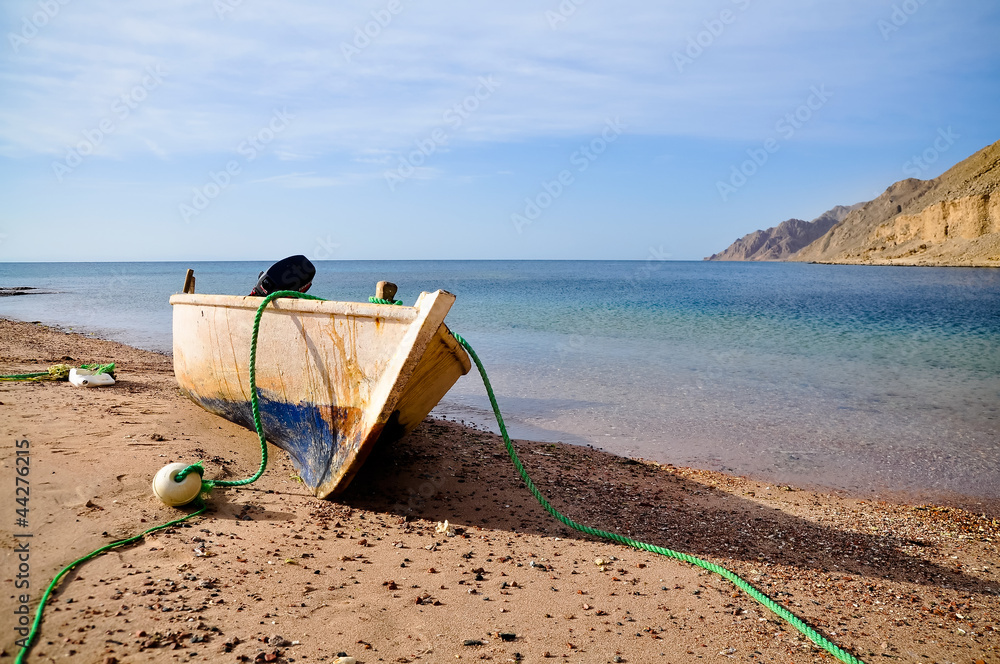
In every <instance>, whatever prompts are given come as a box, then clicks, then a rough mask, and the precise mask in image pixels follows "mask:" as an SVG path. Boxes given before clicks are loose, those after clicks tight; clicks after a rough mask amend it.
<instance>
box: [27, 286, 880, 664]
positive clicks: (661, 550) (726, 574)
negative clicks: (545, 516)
mask: <svg viewBox="0 0 1000 664" xmlns="http://www.w3.org/2000/svg"><path fill="white" fill-rule="evenodd" d="M279 297H295V298H299V299H306V300H323V298H320V297H316V296H315V295H307V294H305V293H300V292H298V291H277V292H274V293H271V294H270V295H268V296H267V297H265V298H264V300H263V301H262V302H261V303H260V306H259V307H258V308H257V314H256V316H255V317H254V322H253V332H252V335H251V341H250V371H249V381H250V403H251V409H252V411H253V422H254V428H255V430H256V432H257V438H258V440H259V441H260V450H261V460H260V466H259V467H258V469H257V472H256V473H254V474H253V475H252V476H251V477H248V478H246V479H243V480H235V481H223V480H206V479H204V470H205V469H204V467H203V466H202V462H201V461H198V462H197V463H193V464H191V465H189V466H187V467H186V468H184V469H183V470H181V471H180V472H178V473H177V475H176V476H175V478H174V479H175V481H177V482H180V481H182V480H183V479H184V478H185V477H187V476H188V475H190V474H191V473H193V472H194V473H198V474H199V475H201V476H202V492H203V494H204V493H208V492H209V491H211V490H212V489H213V488H214V487H217V486H245V485H247V484H251V483H253V482H256V481H257V480H258V479H260V477H261V475H263V474H264V470H265V469H266V467H267V441H266V440H265V438H264V427H263V424H262V423H261V418H260V404H259V402H258V397H257V377H256V361H257V336H258V332H259V328H260V320H261V316H262V315H263V313H264V309H265V308H266V307H267V305H268V304H270V302H271V301H272V300H274V299H275V298H279ZM376 300H377V298H370V299H369V301H371V302H373V303H374V304H397V305H398V304H402V303H401V302H399V301H391V302H390V301H388V300H380V301H376ZM451 334H452V336H453V337H454V338H455V340H456V341H457V342H458V343H459V344H460V345H461V346H462V348H464V349H465V350H466V351H467V352H468V353H469V356H470V357H472V360H473V361H474V362H475V364H476V368H477V369H478V370H479V375H480V376H481V377H482V379H483V385H484V386H485V388H486V394H487V395H488V396H489V399H490V405H492V407H493V414H494V415H495V416H496V420H497V425H498V426H499V427H500V434H501V436H502V438H503V442H504V446H505V447H506V449H507V455H508V456H509V457H510V460H511V462H512V463H513V464H514V468H515V469H516V470H517V472H518V475H520V477H521V480H522V481H523V482H524V484H525V486H526V487H527V489H528V491H530V492H531V495H533V496H534V497H535V499H536V500H537V501H538V503H539V504H540V505H541V506H542V507H543V508H544V509H545V511H546V512H548V513H549V514H550V515H552V516H553V517H554V518H555V519H556V520H558V521H559V522H561V523H563V524H564V525H566V526H569V527H570V528H572V529H574V530H577V531H579V532H582V533H585V534H587V535H591V536H593V537H599V538H602V539H606V540H609V541H612V542H615V543H618V544H621V545H623V546H629V547H632V548H636V549H641V550H643V551H649V552H650V553H656V554H659V555H661V556H665V557H667V558H674V559H676V560H680V561H683V562H686V563H689V564H692V565H695V566H697V567H701V568H702V569H704V570H707V571H709V572H713V573H715V574H718V575H719V576H721V577H723V578H725V579H727V580H729V581H730V582H732V583H733V584H734V585H735V586H736V587H737V588H739V589H740V590H742V591H743V592H745V593H747V594H748V595H749V596H750V597H752V598H753V599H755V600H756V601H757V602H759V603H760V604H761V605H762V606H764V607H766V608H767V609H769V610H770V611H771V612H772V613H774V614H775V615H777V616H778V617H779V618H781V619H783V620H784V621H785V622H787V623H788V624H789V625H791V626H792V627H794V628H795V629H797V630H798V631H799V632H800V633H802V634H803V635H804V636H806V637H807V638H808V639H810V640H811V641H812V642H813V643H815V644H816V645H817V646H819V647H821V648H823V649H824V650H826V651H827V652H828V653H830V654H831V655H833V656H834V657H836V658H837V659H839V660H840V661H841V662H844V663H845V664H864V662H863V661H862V660H861V659H859V658H857V657H855V656H854V655H852V654H851V653H849V652H847V651H846V650H844V649H843V648H841V647H840V646H838V645H836V644H834V643H833V642H831V641H830V640H829V639H827V638H826V637H825V636H823V635H822V634H820V633H819V632H817V631H816V630H815V629H813V628H812V627H811V626H810V625H808V624H807V623H806V622H805V621H804V620H802V619H801V618H799V617H798V616H796V615H795V614H794V613H792V612H791V611H789V610H788V609H786V608H785V607H783V606H781V605H780V604H778V603H777V602H775V601H774V600H773V599H771V598H770V597H768V596H767V595H766V594H765V593H763V592H761V591H760V590H758V589H757V588H755V587H754V586H753V585H752V584H751V583H750V582H749V581H746V580H745V579H743V578H742V577H740V576H739V575H738V574H736V573H735V572H732V571H730V570H728V569H726V568H725V567H722V566H721V565H717V564H715V563H712V562H709V561H707V560H703V559H701V558H698V557H697V556H692V555H690V554H687V553H683V552H680V551H674V550H673V549H668V548H666V547H661V546H657V545H655V544H648V543H646V542H640V541H638V540H634V539H632V538H630V537H625V536H624V535H619V534H618V533H612V532H608V531H605V530H600V529H598V528H592V527H591V526H587V525H584V524H581V523H577V522H576V521H574V520H572V519H570V518H569V517H567V516H565V515H563V514H562V513H561V512H559V510H557V509H556V508H555V507H553V506H552V504H551V503H550V502H549V501H548V500H547V499H546V498H545V496H543V495H542V493H541V491H539V490H538V487H536V486H535V483H534V482H533V481H532V480H531V477H530V476H529V475H528V472H527V470H525V468H524V464H523V463H521V459H520V457H518V455H517V451H516V450H515V449H514V444H513V443H512V442H511V439H510V436H509V435H508V433H507V427H506V425H505V424H504V421H503V415H502V414H501V413H500V406H499V405H498V404H497V399H496V395H495V394H494V392H493V386H492V385H491V384H490V379H489V376H488V375H487V374H486V368H485V367H484V366H483V363H482V361H481V360H480V359H479V356H478V355H477V354H476V351H475V350H473V348H472V346H471V344H469V342H468V341H466V340H465V338H463V337H462V336H461V335H459V334H458V333H457V332H452V333H451ZM195 505H196V506H197V507H198V509H197V510H196V511H195V512H192V513H191V514H187V515H185V516H184V517H182V518H180V519H175V520H173V521H170V522H169V523H165V524H163V525H161V526H155V527H153V528H150V529H149V530H146V531H143V532H142V533H140V534H139V535H136V536H135V537H130V538H128V539H125V540H120V541H118V542H112V543H111V544H108V545H106V546H104V547H101V548H99V549H97V550H95V551H93V552H91V553H89V554H87V555H86V556H83V557H82V558H79V559H77V560H75V561H73V562H72V563H70V564H69V565H67V566H66V567H64V568H63V569H62V571H60V572H59V573H58V574H57V575H56V576H55V578H53V579H52V582H51V583H50V584H49V586H48V588H46V590H45V593H44V595H42V599H41V601H40V602H39V605H38V609H37V611H36V614H35V620H34V623H33V624H32V627H31V632H30V633H29V634H28V636H27V637H26V639H25V643H26V645H25V646H23V647H22V649H21V651H20V653H18V656H17V659H16V661H15V664H21V663H22V662H23V660H24V657H25V656H26V655H27V653H28V650H29V649H30V648H31V645H32V643H33V641H34V639H35V636H36V634H37V631H38V628H39V626H40V625H41V620H42V612H43V609H44V607H45V603H46V601H47V600H48V598H49V595H50V594H51V592H52V590H53V589H54V588H55V586H56V585H57V584H58V582H59V581H60V580H61V579H62V578H63V576H65V575H66V573H67V572H69V571H70V570H71V569H72V568H73V567H75V566H76V565H79V564H81V563H83V562H85V561H87V560H90V559H91V558H95V557H97V556H98V555H100V554H102V553H104V552H106V551H109V550H111V549H113V548H117V547H119V546H125V545H127V544H131V543H133V542H137V541H139V540H140V539H142V538H143V537H144V536H145V535H146V534H148V533H152V532H155V531H157V530H162V529H164V528H168V527H170V526H172V525H176V524H178V523H181V522H182V521H185V520H187V519H190V518H193V517H195V516H198V515H200V514H203V513H204V512H205V510H206V509H207V506H206V505H205V504H204V503H203V502H202V501H201V497H200V496H199V497H198V498H197V499H196V503H195Z"/></svg>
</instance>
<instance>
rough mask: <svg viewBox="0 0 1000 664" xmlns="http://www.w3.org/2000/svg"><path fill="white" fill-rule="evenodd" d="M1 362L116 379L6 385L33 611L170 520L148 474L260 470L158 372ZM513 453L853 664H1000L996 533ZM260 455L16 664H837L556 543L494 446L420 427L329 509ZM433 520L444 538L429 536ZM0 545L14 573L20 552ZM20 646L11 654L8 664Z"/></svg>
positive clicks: (575, 502)
mask: <svg viewBox="0 0 1000 664" xmlns="http://www.w3.org/2000/svg"><path fill="white" fill-rule="evenodd" d="M0 339H2V341H0V366H2V367H3V373H12V372H13V371H27V370H31V369H35V370H38V369H44V368H46V367H47V366H48V365H49V364H52V363H55V362H58V361H66V362H70V363H76V364H79V363H82V362H89V361H98V360H100V361H115V362H117V363H118V372H119V382H118V383H117V384H116V385H115V386H113V387H110V388H98V389H92V390H86V389H77V388H73V387H72V386H70V385H68V384H66V383H30V384H29V383H0V429H2V432H0V433H2V434H3V443H2V445H0V449H2V451H3V456H4V464H5V465H6V466H7V467H13V457H14V440H15V438H17V439H27V440H29V441H31V451H32V452H31V453H32V462H31V463H32V471H31V472H32V474H31V476H30V477H31V483H32V489H33V490H32V493H31V503H30V505H31V520H30V528H29V530H30V531H31V532H32V534H33V539H32V546H33V547H35V548H34V549H33V550H32V559H31V560H32V564H31V581H32V587H31V592H30V595H31V601H32V608H33V607H34V605H35V603H37V600H38V597H39V596H40V594H41V589H42V588H44V584H46V583H47V582H48V580H49V579H51V577H52V576H53V575H54V573H55V572H56V571H57V570H58V569H59V568H60V567H61V566H62V565H64V564H66V562H68V561H69V560H72V559H75V558H77V557H79V556H81V555H83V554H85V553H87V552H89V551H91V550H93V549H95V548H97V546H100V545H103V544H106V543H107V542H110V541H113V540H114V539H119V538H121V537H125V536H130V535H132V534H135V533H136V532H139V531H140V530H141V529H144V528H148V527H150V526H152V525H156V524H159V523H163V522H165V521H167V520H169V519H171V518H176V515H177V511H176V510H171V509H169V508H166V507H163V506H162V505H160V504H159V503H158V502H157V501H156V500H155V499H154V498H153V497H152V495H151V492H150V490H149V481H150V479H151V477H152V474H153V473H155V471H156V470H158V469H159V468H160V467H161V466H162V465H164V464H165V463H168V462H171V461H185V462H192V461H195V460H197V459H203V460H205V462H206V476H208V477H219V478H226V479H235V478H238V477H244V476H247V475H249V474H250V473H251V472H252V470H253V468H254V467H255V466H256V463H257V452H256V441H255V439H254V436H253V433H252V432H249V431H247V430H245V429H242V428H240V427H237V426H236V425H233V424H231V423H229V422H227V421H225V420H222V419H221V418H218V417H215V416H212V415H210V414H208V413H206V412H204V411H202V410H201V409H200V408H198V407H197V406H195V405H194V404H192V403H190V402H189V401H187V400H186V399H184V398H183V397H181V396H180V395H179V393H178V391H177V389H176V384H175V383H174V381H173V374H172V367H171V363H170V359H169V357H167V356H165V355H162V354H158V353H154V352H150V351H141V350H138V349H134V348H131V347H128V346H124V345H122V344H118V343H115V342H110V341H105V340H99V339H94V338H92V337H85V336H81V335H78V334H75V333H71V332H59V331H55V330H52V329H49V328H45V327H43V326H40V325H33V324H30V323H19V322H14V321H8V320H0ZM66 358H72V359H71V360H67V359H66ZM516 446H517V448H518V451H519V454H520V455H521V458H522V460H523V461H524V463H525V465H526V467H527V469H528V471H529V473H530V474H531V475H532V477H533V479H534V481H535V482H536V484H537V485H538V487H539V489H540V490H541V491H542V493H543V494H545V495H546V496H547V497H548V498H549V499H550V500H551V501H552V502H553V504H554V505H555V506H556V508H557V509H559V510H561V511H563V512H564V513H566V514H567V516H569V517H570V518H573V519H575V520H577V521H580V522H583V523H586V524H587V525H591V526H594V527H599V528H604V529H607V530H611V531H615V532H621V533H622V534H626V535H629V536H630V537H635V538H638V539H641V540H643V541H648V542H651V543H654V544H658V545H661V546H668V547H672V548H675V549H678V550H681V551H684V552H688V553H691V554H693V555H697V556H700V557H703V558H706V559H708V560H710V561H712V562H716V563H718V564H721V565H724V566H726V567H729V568H730V569H733V570H734V571H735V572H737V573H738V574H740V575H741V576H744V577H745V578H747V579H748V580H750V581H751V582H753V583H754V584H755V585H756V586H758V587H759V588H761V589H762V590H763V591H765V592H767V593H768V594H769V595H771V596H772V597H774V598H775V599H777V600H779V601H780V602H781V603H782V604H785V605H786V606H787V607H788V608H789V609H790V610H792V611H793V612H794V613H796V614H797V615H799V616H800V617H802V618H804V619H806V620H807V621H808V622H809V623H810V624H812V625H813V626H814V627H816V628H817V629H819V630H820V631H821V633H823V634H825V635H826V636H828V637H829V638H830V639H831V640H833V641H834V642H835V643H837V644H838V645H840V646H842V647H845V648H847V649H848V650H850V651H851V652H853V653H854V654H856V655H858V656H860V657H862V658H865V659H867V660H869V661H871V658H873V657H879V658H881V657H882V656H883V655H884V656H887V657H892V658H895V659H901V660H903V661H926V660H923V657H925V656H926V657H931V658H932V659H943V658H948V659H952V660H954V661H972V662H975V661H977V660H982V661H989V662H998V661H1000V634H998V633H997V630H1000V576H998V574H997V572H998V571H1000V570H997V569H995V568H994V566H995V565H996V564H997V560H1000V553H998V550H997V546H998V542H1000V521H997V520H995V519H990V518H986V517H982V516H977V515H975V514H972V513H970V512H967V511H964V510H961V509H957V508H941V507H936V506H919V505H918V506H913V505H905V504H893V503H886V502H881V501H873V500H864V499H858V498H847V497H842V496H838V495H834V494H831V493H828V492H817V491H806V490H801V489H797V488H795V487H791V486H776V485H774V484H768V483H766V482H759V481H755V480H750V479H745V478H739V477H733V476H729V475H725V474H722V473H718V472H714V471H704V470H694V469H690V468H681V467H675V466H671V465H669V464H662V465H661V464H652V463H646V462H641V461H636V460H633V459H626V458H623V457H616V456H614V455H611V454H608V453H605V452H601V451H598V450H594V449H592V448H586V447H580V446H572V445H564V444H556V443H532V442H527V441H520V440H519V441H516ZM272 450H273V456H272V460H271V464H270V466H269V468H268V471H267V472H266V473H265V474H264V476H263V477H262V478H261V480H260V481H259V482H257V483H256V484H254V485H253V486H251V487H248V488H246V489H243V490H229V491H227V490H217V491H216V492H215V493H214V495H213V496H212V499H211V503H212V509H211V511H210V513H209V514H208V515H205V516H203V517H200V518H198V519H195V520H193V521H192V522H191V525H190V528H187V527H184V526H181V527H176V528H173V529H171V530H168V531H164V532H162V533H157V534H155V535H152V536H149V537H147V538H146V539H145V540H144V541H143V542H141V543H139V544H137V545H136V546H133V547H127V548H123V549H120V550H117V551H116V552H114V553H111V554H108V555H105V556H102V557H100V558H98V559H95V560H93V561H90V562H88V563H86V564H85V565H83V566H82V567H81V568H80V569H79V570H77V571H74V572H71V573H70V575H69V576H68V578H67V580H66V581H64V582H63V584H62V585H61V586H60V587H59V588H58V589H57V591H56V592H55V593H54V595H53V600H52V602H51V603H50V605H49V608H48V609H47V610H46V614H45V620H44V622H43V626H42V632H41V636H40V638H39V640H38V644H37V645H36V646H35V648H34V649H33V651H32V655H31V660H30V661H49V660H50V659H56V658H60V659H61V658H63V657H66V656H69V657H70V658H80V659H82V660H84V661H104V659H102V658H112V659H113V660H114V661H118V662H125V661H140V660H141V661H151V662H161V661H162V662H167V661H170V662H173V661H177V659H176V657H175V656H176V655H178V654H182V656H184V659H185V660H186V659H190V661H254V660H255V659H256V658H257V656H258V653H263V654H268V653H270V654H274V653H277V659H276V661H279V662H286V661H292V660H293V659H294V660H295V661H297V662H309V661H332V660H335V659H336V656H335V655H336V653H337V652H341V651H342V652H347V653H348V654H349V655H351V656H354V657H357V658H358V660H359V661H362V662H366V663H374V662H378V661H386V662H397V661H400V662H401V661H404V660H405V661H407V662H416V661H443V660H445V659H447V660H449V661H450V660H452V659H456V658H458V659H492V660H493V661H500V662H505V661H511V660H514V661H518V660H517V658H516V657H515V653H519V654H520V656H521V660H520V661H542V660H549V661H554V660H556V659H558V660H559V661H572V662H594V661H597V662H605V661H607V662H610V661H614V658H616V657H617V658H619V659H620V660H622V661H628V662H657V661H663V662H667V661H670V662H682V661H696V660H697V659H698V658H699V656H701V657H703V658H706V659H716V658H719V657H723V658H725V659H727V660H728V659H734V660H737V659H738V660H740V661H780V662H787V661H789V658H792V661H829V658H828V657H827V656H826V655H821V654H820V652H819V651H817V650H816V649H815V648H813V647H812V646H811V645H810V644H809V643H808V642H806V641H804V640H803V639H801V638H799V637H798V634H797V633H796V632H795V631H794V630H791V629H790V628H789V627H788V626H787V625H786V624H784V623H783V622H782V621H780V620H778V619H777V618H776V617H775V616H773V615H772V614H770V613H769V612H768V611H766V610H764V609H762V608H761V607H759V606H758V605H757V604H756V603H754V602H753V601H752V600H750V599H749V598H748V597H747V596H745V595H743V594H742V593H739V592H737V591H736V590H735V589H734V587H732V586H731V585H729V584H728V582H726V581H724V580H722V579H720V578H718V577H715V576H710V575H708V574H707V573H705V572H702V571H700V570H698V569H696V568H692V567H690V566H688V565H686V564H683V563H679V562H677V561H673V560H667V559H663V558H660V557H657V556H654V555H652V554H648V553H645V552H641V551H636V550H632V549H628V548H625V547H621V546H618V545H614V544H610V543H607V542H604V541H600V540H595V539H593V538H590V537H588V536H585V535H582V534H579V533H576V532H574V531H570V530H568V529H567V528H565V527H564V526H562V525H561V524H559V523H558V522H556V521H554V520H553V519H552V518H551V517H550V516H549V515H548V514H546V513H545V512H544V511H543V510H542V509H541V508H540V507H539V506H538V505H537V504H536V503H535V502H534V499H533V498H532V497H531V495H530V494H529V493H528V492H527V491H526V490H525V488H524V487H523V485H522V484H521V483H520V481H519V480H518V479H517V478H516V474H515V471H514V470H513V467H512V466H511V464H510V461H509V460H508V459H507V458H506V455H505V454H503V445H502V442H501V441H499V437H498V436H495V435H493V434H490V433H486V432H482V431H479V430H476V429H473V428H470V427H464V426H461V425H459V424H457V423H454V422H451V421H444V420H426V421H425V422H424V423H423V424H422V425H421V426H420V427H419V428H418V429H417V430H416V431H415V432H414V433H413V434H411V435H410V436H408V437H407V438H405V439H403V440H402V441H399V442H398V443H396V444H394V445H392V446H389V447H388V448H385V449H379V450H376V451H375V452H374V453H373V454H372V456H371V457H370V458H369V460H368V462H367V463H366V464H365V466H364V468H363V469H362V472H361V473H360V474H359V475H358V477H357V478H355V480H354V482H353V483H352V485H351V486H350V487H349V489H348V491H347V492H346V493H345V494H344V495H342V496H340V497H339V498H338V499H337V500H336V502H334V501H318V500H316V499H315V498H313V497H312V496H311V495H310V494H308V493H307V492H306V491H305V490H304V489H303V487H302V485H301V484H300V483H298V482H297V481H296V480H295V477H294V473H293V471H292V469H291V465H290V463H289V462H288V459H287V456H286V455H285V454H284V453H283V452H282V451H280V450H277V449H276V448H272ZM8 477H9V480H10V488H9V489H8V495H10V496H11V503H13V477H12V474H9V476H8ZM445 519H448V520H449V522H450V523H451V524H452V525H455V526H457V527H458V530H459V531H460V532H458V533H457V534H456V536H455V537H448V536H446V535H445V534H442V533H439V532H437V531H436V528H435V526H436V524H437V523H438V522H443V521H444V520H445ZM143 521H144V522H143ZM10 523H11V524H12V523H13V522H12V521H11V522H10ZM0 531H2V537H3V541H4V545H5V548H4V554H5V557H6V560H7V567H6V569H8V570H10V569H13V567H11V565H12V562H11V561H12V560H13V556H14V555H15V554H14V551H13V542H14V538H13V537H12V534H13V531H12V530H11V526H10V525H8V524H4V527H3V528H2V529H0ZM199 551H200V553H199ZM598 558H600V559H601V560H603V561H605V564H603V565H600V566H599V565H596V564H595V563H594V561H595V560H596V559H598ZM5 578H6V577H5ZM5 582H6V583H9V584H11V580H6V581H5ZM8 588H10V590H9V591H8V592H7V593H4V603H3V605H2V606H0V613H3V615H11V614H10V613H8V611H13V610H14V608H15V606H14V604H13V603H14V598H13V593H14V589H13V585H12V584H11V585H8ZM500 634H504V635H509V634H514V635H515V636H514V637H513V640H507V637H506V636H505V637H501V636H500ZM275 636H279V637H280V638H277V639H275V638H274V637H275ZM234 637H235V639H236V640H237V641H238V642H234ZM13 641H14V637H13V636H12V634H11V631H9V630H8V631H5V632H4V633H3V640H2V641H0V646H2V647H3V648H4V649H5V651H6V652H7V654H9V655H12V654H15V653H16V649H14V647H13ZM295 641H298V643H297V644H295V645H292V644H291V643H292V642H295ZM467 641H475V642H478V643H479V645H463V644H464V643H465V642H467ZM285 642H288V645H281V644H283V643H285ZM227 644H228V645H227ZM175 645H176V646H178V647H180V648H183V651H181V652H180V653H179V652H178V651H175V650H173V648H174V646H175ZM187 653H195V654H194V655H188V654H187ZM546 653H547V654H548V657H546ZM661 653H662V654H661ZM239 657H246V658H247V659H245V660H240V659H238V658H239Z"/></svg>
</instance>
